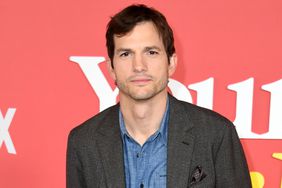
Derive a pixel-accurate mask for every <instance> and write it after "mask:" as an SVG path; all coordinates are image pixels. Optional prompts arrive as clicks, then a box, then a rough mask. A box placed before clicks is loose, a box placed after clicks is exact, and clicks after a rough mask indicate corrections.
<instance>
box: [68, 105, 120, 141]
mask: <svg viewBox="0 0 282 188" xmlns="http://www.w3.org/2000/svg"><path fill="white" fill-rule="evenodd" d="M118 109H119V104H117V105H114V106H111V107H109V108H107V109H105V110H104V111H102V112H100V113H98V114H96V115H94V116H93V117H91V118H89V119H88V120H86V121H85V122H83V123H81V124H80V125H78V126H76V127H74V128H73V129H72V130H71V131H70V133H69V138H72V137H80V138H82V140H83V138H85V137H87V136H88V135H93V134H95V132H96V130H98V129H99V128H100V127H101V126H103V125H104V124H105V122H109V121H111V120H113V119H114V118H112V117H114V116H115V117H116V116H117V117H118ZM79 140H81V139H79Z"/></svg>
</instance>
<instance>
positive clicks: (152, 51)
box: [148, 50, 159, 55]
mask: <svg viewBox="0 0 282 188" xmlns="http://www.w3.org/2000/svg"><path fill="white" fill-rule="evenodd" d="M148 54H149V55H158V54H159V52H157V51H154V50H149V51H148Z"/></svg>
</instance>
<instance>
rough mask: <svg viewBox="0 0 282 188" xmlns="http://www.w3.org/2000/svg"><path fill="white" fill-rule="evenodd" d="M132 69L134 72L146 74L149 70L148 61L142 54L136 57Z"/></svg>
mask: <svg viewBox="0 0 282 188" xmlns="http://www.w3.org/2000/svg"><path fill="white" fill-rule="evenodd" d="M132 68H133V71H134V72H145V71H146V70H147V63H146V60H145V58H144V57H143V56H142V55H141V54H136V55H135V56H134V59H133V63H132Z"/></svg>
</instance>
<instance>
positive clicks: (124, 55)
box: [119, 52, 129, 57]
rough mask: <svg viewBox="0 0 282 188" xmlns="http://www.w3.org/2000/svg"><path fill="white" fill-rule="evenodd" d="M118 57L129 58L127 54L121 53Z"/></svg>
mask: <svg viewBox="0 0 282 188" xmlns="http://www.w3.org/2000/svg"><path fill="white" fill-rule="evenodd" d="M119 56H120V57H127V56H129V52H123V53H121V54H120V55H119Z"/></svg>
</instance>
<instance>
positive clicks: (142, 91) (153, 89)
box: [116, 79, 168, 101]
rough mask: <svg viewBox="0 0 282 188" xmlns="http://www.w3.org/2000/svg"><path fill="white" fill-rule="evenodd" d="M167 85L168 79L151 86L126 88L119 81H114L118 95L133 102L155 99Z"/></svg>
mask: <svg viewBox="0 0 282 188" xmlns="http://www.w3.org/2000/svg"><path fill="white" fill-rule="evenodd" d="M167 83H168V79H166V80H160V81H158V82H157V83H155V84H153V85H152V86H128V85H127V84H126V83H125V82H120V81H119V80H116V85H117V87H118V88H119V91H120V93H122V94H123V95H125V96H127V97H129V98H131V99H133V100H135V101H146V100H149V99H151V98H153V97H155V96H156V95H158V94H159V93H161V92H162V91H164V90H165V89H166V87H167ZM136 87H140V88H136ZM142 87H144V88H142ZM146 87H150V88H146Z"/></svg>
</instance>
